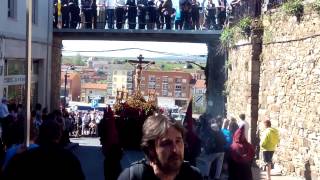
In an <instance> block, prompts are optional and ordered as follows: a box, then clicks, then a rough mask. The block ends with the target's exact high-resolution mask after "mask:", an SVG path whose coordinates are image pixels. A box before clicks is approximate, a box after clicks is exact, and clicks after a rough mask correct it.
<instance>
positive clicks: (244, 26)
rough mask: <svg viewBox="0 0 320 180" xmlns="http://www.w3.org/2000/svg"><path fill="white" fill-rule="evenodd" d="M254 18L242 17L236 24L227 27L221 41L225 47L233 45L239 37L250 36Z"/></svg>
mask: <svg viewBox="0 0 320 180" xmlns="http://www.w3.org/2000/svg"><path fill="white" fill-rule="evenodd" d="M251 24H252V18H251V17H249V16H247V17H244V18H242V19H241V20H240V21H239V22H238V23H237V24H236V25H235V26H232V27H225V28H224V29H223V31H222V33H221V36H220V43H221V46H222V47H223V48H229V47H233V46H234V45H235V42H236V41H237V40H239V39H243V38H248V37H250V34H251Z"/></svg>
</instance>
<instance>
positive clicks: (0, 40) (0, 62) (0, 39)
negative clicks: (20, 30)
mask: <svg viewBox="0 0 320 180" xmlns="http://www.w3.org/2000/svg"><path fill="white" fill-rule="evenodd" d="M4 53H5V38H4V36H3V35H0V67H2V68H1V69H0V71H2V72H1V74H0V82H1V84H2V86H0V88H1V89H0V97H2V96H3V88H4V83H3V80H4V78H3V77H4V68H5V67H4V61H5V60H4Z"/></svg>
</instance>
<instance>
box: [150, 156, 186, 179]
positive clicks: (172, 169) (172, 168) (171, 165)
mask: <svg viewBox="0 0 320 180" xmlns="http://www.w3.org/2000/svg"><path fill="white" fill-rule="evenodd" d="M182 163H183V158H182V157H181V155H178V154H176V153H173V154H171V155H170V156H169V157H168V158H167V159H166V161H165V162H161V161H160V160H159V157H158V156H157V157H156V164H157V166H158V168H159V169H160V170H161V171H162V172H163V173H166V174H171V173H177V172H179V170H180V168H181V165H182Z"/></svg>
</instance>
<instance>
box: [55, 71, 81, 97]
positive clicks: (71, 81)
mask: <svg viewBox="0 0 320 180" xmlns="http://www.w3.org/2000/svg"><path fill="white" fill-rule="evenodd" d="M80 81H81V80H80V74H79V73H77V72H72V73H68V75H67V84H66V87H67V92H66V95H67V96H66V97H68V100H70V101H79V100H80V90H81V82H80ZM64 86H65V72H61V86H60V87H61V90H60V96H64V93H65V92H64V91H65V89H64Z"/></svg>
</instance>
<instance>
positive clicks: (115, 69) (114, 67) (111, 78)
mask: <svg viewBox="0 0 320 180" xmlns="http://www.w3.org/2000/svg"><path fill="white" fill-rule="evenodd" d="M133 70H134V68H133V67H132V66H131V65H130V64H110V65H108V68H107V69H106V70H105V71H106V74H107V84H108V87H107V88H108V90H107V93H108V96H109V99H114V97H115V96H116V95H117V90H127V91H128V94H129V95H131V94H132V93H133Z"/></svg>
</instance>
